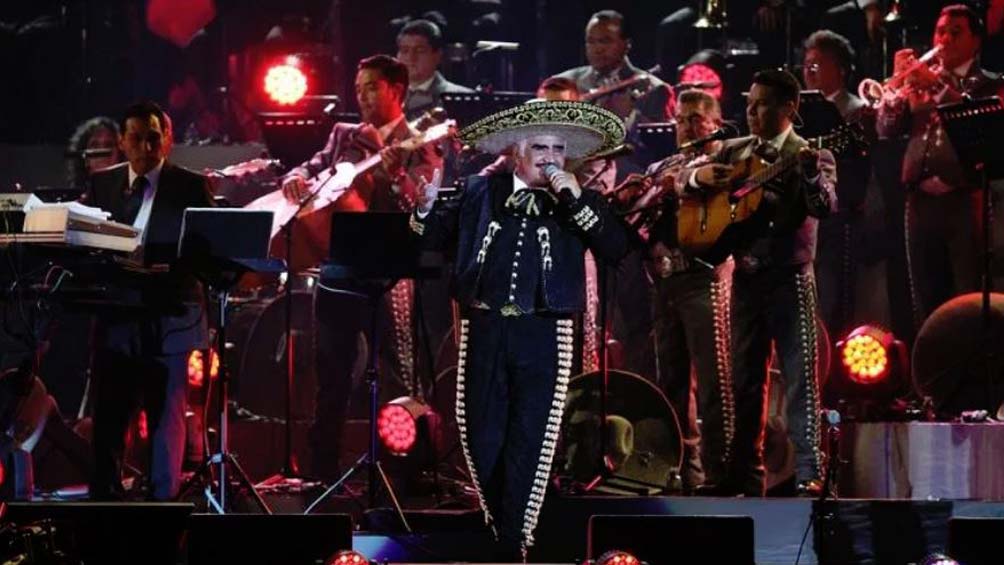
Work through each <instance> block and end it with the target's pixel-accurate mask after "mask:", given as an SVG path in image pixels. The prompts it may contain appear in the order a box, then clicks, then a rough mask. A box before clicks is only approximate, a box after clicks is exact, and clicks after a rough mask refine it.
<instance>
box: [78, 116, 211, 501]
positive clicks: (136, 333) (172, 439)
mask: <svg viewBox="0 0 1004 565" xmlns="http://www.w3.org/2000/svg"><path fill="white" fill-rule="evenodd" d="M119 126H120V130H121V132H122V135H121V138H120V140H119V148H120V149H121V151H122V153H123V154H124V155H125V157H126V159H127V160H128V162H127V163H123V164H121V165H117V166H114V167H111V168H108V169H104V170H101V171H98V172H97V173H94V174H93V175H92V176H91V179H90V184H89V186H88V188H87V190H86V192H85V193H84V196H83V200H84V201H85V202H86V203H87V204H89V205H91V206H97V207H100V208H101V209H103V210H106V211H108V212H111V214H112V219H113V220H115V221H118V222H122V223H126V224H130V225H133V226H134V227H137V228H139V229H140V230H141V231H142V246H143V252H142V258H143V262H144V263H145V264H146V265H157V264H165V263H171V262H172V261H173V260H174V258H175V257H176V254H177V248H178V237H179V235H180V232H181V220H182V217H183V215H184V211H185V208H189V207H206V206H211V205H212V196H211V195H210V192H209V185H208V183H207V182H206V179H205V178H204V177H203V176H201V175H199V174H197V173H194V172H191V171H189V170H186V169H183V168H181V167H179V166H177V165H174V164H172V163H170V162H169V161H167V157H168V155H169V153H170V150H171V143H172V133H171V122H170V120H169V118H168V117H167V115H166V114H165V113H164V112H163V111H162V110H161V109H160V108H159V107H158V106H157V105H156V104H153V103H140V104H136V105H134V106H131V107H130V108H129V109H128V110H126V112H125V114H124V116H123V118H122V119H121V121H120V124H119ZM104 282H105V283H107V284H108V285H109V286H111V287H113V288H116V289H117V290H118V292H117V293H115V294H116V295H117V296H119V297H121V302H122V304H121V305H112V306H109V307H107V308H103V309H102V310H101V311H100V312H99V314H98V316H97V323H96V328H95V347H94V356H93V360H92V372H93V374H94V377H95V381H96V390H97V394H96V404H95V419H94V454H95V471H94V476H93V477H92V479H91V491H90V496H91V499H92V500H108V499H121V498H122V497H123V495H124V492H123V489H122V482H121V471H122V456H123V451H124V448H125V432H126V429H127V428H128V426H129V423H130V421H132V418H133V416H135V414H136V410H137V408H138V406H139V404H140V399H142V404H143V406H144V408H145V410H146V414H147V422H148V427H149V429H150V443H151V446H150V447H151V463H150V477H149V479H150V483H151V490H150V492H149V494H148V496H147V497H148V498H150V499H153V500H170V499H171V498H173V497H174V496H175V495H177V492H178V489H179V487H180V486H181V464H182V458H183V456H184V451H185V407H186V398H187V396H186V395H187V390H188V389H187V385H188V378H187V376H188V355H189V353H190V352H191V351H192V350H193V349H204V348H206V347H208V332H207V329H206V310H205V303H204V301H203V291H202V286H201V285H200V284H199V283H198V281H196V280H195V278H194V277H193V276H191V275H189V274H185V273H183V272H178V271H177V270H172V271H171V272H169V273H154V274H143V275H141V274H135V275H131V276H130V275H127V274H121V273H120V274H119V276H118V277H116V278H115V280H107V281H104Z"/></svg>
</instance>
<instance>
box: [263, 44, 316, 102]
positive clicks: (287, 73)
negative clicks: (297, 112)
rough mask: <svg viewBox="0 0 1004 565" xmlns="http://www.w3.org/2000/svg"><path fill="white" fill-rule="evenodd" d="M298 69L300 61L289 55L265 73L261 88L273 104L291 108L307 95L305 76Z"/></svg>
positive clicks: (301, 70)
mask: <svg viewBox="0 0 1004 565" xmlns="http://www.w3.org/2000/svg"><path fill="white" fill-rule="evenodd" d="M300 67H301V62H300V60H299V59H298V58H297V57H295V56H292V55H290V56H288V57H286V58H285V59H284V60H283V61H282V62H279V63H276V64H273V65H272V66H270V67H269V68H268V70H267V71H265V79H264V83H263V87H264V89H265V93H266V94H268V97H269V98H270V99H271V100H272V101H273V102H275V103H276V104H279V105H281V106H292V105H293V104H296V103H297V102H299V101H300V100H301V99H303V97H304V96H305V95H306V94H307V88H308V84H307V75H306V73H304V72H303V69H301V68H300Z"/></svg>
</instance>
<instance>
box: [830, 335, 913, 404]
mask: <svg viewBox="0 0 1004 565" xmlns="http://www.w3.org/2000/svg"><path fill="white" fill-rule="evenodd" d="M836 354H837V357H838V358H839V359H840V363H839V364H838V365H837V366H836V371H834V374H833V375H832V378H831V379H830V380H829V381H828V383H827V387H833V388H832V392H833V393H834V394H833V395H828V396H830V397H831V398H833V399H835V400H838V401H839V402H841V403H842V404H844V405H845V408H846V410H847V415H848V418H849V419H852V420H853V419H857V420H874V419H876V418H884V417H887V416H888V415H889V411H890V409H891V408H892V406H893V400H894V399H896V398H897V397H900V396H902V395H903V394H904V393H905V392H908V390H907V388H906V385H907V384H908V382H909V381H908V379H907V375H909V373H910V370H909V362H908V358H907V352H906V345H905V344H904V343H903V342H902V341H899V340H897V339H896V337H895V336H894V335H893V334H892V333H890V332H889V331H887V330H885V329H883V328H880V327H878V326H874V325H864V326H859V327H857V328H855V329H854V330H852V331H851V332H850V333H848V334H847V335H846V336H845V337H844V338H843V339H841V340H840V341H838V342H837V344H836Z"/></svg>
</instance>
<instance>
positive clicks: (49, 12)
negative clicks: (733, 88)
mask: <svg viewBox="0 0 1004 565" xmlns="http://www.w3.org/2000/svg"><path fill="white" fill-rule="evenodd" d="M946 3H949V2H940V1H935V0H919V1H918V0H913V1H911V2H902V3H901V4H903V5H906V6H908V7H909V10H910V11H911V12H912V19H911V22H912V26H913V27H914V28H915V30H916V31H915V32H912V33H911V34H910V35H911V40H912V41H913V42H914V43H916V44H918V46H922V44H924V43H926V42H928V41H929V38H930V34H931V27H932V22H933V20H934V18H935V17H936V15H937V11H938V9H939V7H940V6H941V5H943V4H946ZM613 4H614V3H611V2H609V1H606V2H597V1H593V0H585V1H582V2H568V1H553V0H495V1H485V0H480V1H476V2H472V1H470V0H440V1H433V0H429V1H408V2H406V1H397V0H385V1H374V0H368V1H364V0H333V1H332V0H264V1H251V0H216V2H215V7H216V17H215V18H214V19H213V21H212V22H211V23H210V24H209V25H208V26H206V28H205V29H204V33H200V34H199V35H198V36H197V37H196V38H195V39H194V40H193V41H192V42H191V43H190V44H189V45H188V46H187V47H185V48H181V47H178V46H176V45H175V44H173V43H171V42H169V41H167V40H164V39H162V38H160V37H158V36H156V35H154V34H153V33H152V32H151V31H150V30H149V29H148V27H147V25H146V18H145V14H146V9H147V6H148V2H147V1H131V2H126V1H111V0H64V1H52V0H35V1H31V2H26V1H22V2H4V3H3V5H2V7H0V68H2V69H3V73H4V79H5V80H3V81H2V82H3V86H2V87H0V108H2V115H3V118H2V119H0V142H6V143H31V144H35V143H62V142H65V140H66V139H67V137H68V136H69V134H70V133H71V132H72V130H73V127H74V126H75V124H77V123H78V122H80V121H81V120H83V119H86V118H87V117H90V116H93V115H97V114H106V115H112V116H114V115H117V114H118V113H119V112H120V111H121V110H122V108H124V107H125V106H126V105H127V104H128V103H129V102H131V101H134V100H136V99H140V98H148V99H153V100H155V101H158V102H161V103H166V101H167V92H168V89H169V86H170V85H171V84H173V83H176V82H179V81H180V80H181V79H182V78H183V77H185V76H186V75H191V76H192V77H194V78H195V80H196V82H197V83H198V85H199V87H200V88H201V90H202V91H203V93H204V94H205V97H206V99H207V101H208V103H209V104H210V105H211V106H213V107H214V108H217V109H218V108H221V107H223V106H224V105H225V104H245V105H246V104H248V103H249V100H250V98H251V97H252V96H251V95H252V94H253V92H252V89H251V88H250V87H249V83H250V82H251V80H252V77H253V70H254V66H255V62H256V57H257V54H258V53H260V52H261V51H260V50H261V47H260V44H261V42H262V41H263V39H264V38H265V36H266V34H267V33H268V31H269V30H270V29H271V28H272V27H273V26H275V25H277V24H280V23H283V22H285V24H286V25H285V29H286V30H287V36H286V37H289V38H292V39H293V40H296V41H301V42H307V43H313V44H314V45H315V46H317V47H318V48H319V49H321V50H323V53H322V54H321V55H320V56H319V58H318V59H317V60H318V61H319V64H320V65H322V66H324V67H327V68H325V69H324V71H325V73H324V74H325V80H324V81H323V82H325V83H326V85H325V86H324V87H323V88H324V90H326V91H328V92H332V93H336V94H339V95H341V96H342V98H343V100H345V103H344V104H343V106H342V107H341V108H340V110H344V111H351V110H352V109H353V106H354V102H353V101H352V98H353V97H352V88H351V84H352V77H353V74H354V70H355V65H356V63H357V62H358V60H359V59H360V58H362V57H364V56H367V55H371V54H374V53H381V52H384V53H394V52H395V50H396V49H395V46H394V36H395V33H396V32H395V29H396V28H395V27H393V26H392V25H391V23H390V21H391V20H392V19H394V18H402V17H419V16H421V15H422V14H424V13H425V12H427V11H428V10H438V11H440V12H441V13H442V14H444V15H445V16H446V18H447V20H448V25H447V27H446V35H447V39H448V41H450V42H461V43H465V44H466V45H468V47H473V45H474V43H475V42H476V41H477V40H482V39H496V40H505V41H517V42H519V43H520V45H521V48H520V51H519V53H518V54H517V55H516V57H515V60H514V69H515V77H514V84H513V85H512V86H514V87H515V88H516V89H517V90H524V91H525V90H533V89H534V88H535V87H536V85H537V83H538V82H539V81H540V80H541V79H542V78H544V77H546V76H549V75H551V74H554V73H557V72H560V71H562V70H565V69H568V68H570V67H573V66H577V65H580V64H583V63H584V61H585V57H584V53H583V30H584V27H585V24H586V21H587V20H588V17H589V15H590V14H592V13H593V12H595V11H597V10H600V9H603V8H609V7H611V6H612V5H613ZM616 4H618V6H617V8H618V9H619V10H620V11H621V12H622V13H624V14H625V16H626V17H627V19H628V24H629V26H630V27H631V28H632V30H633V35H634V42H633V48H632V50H631V52H630V57H631V59H632V61H633V62H634V63H635V64H636V65H637V66H639V67H642V68H650V67H651V66H653V65H655V64H656V63H659V62H661V61H662V60H663V59H666V58H667V56H670V57H669V58H670V59H672V60H677V59H680V58H683V59H685V58H686V57H687V56H688V55H689V53H692V52H693V50H694V46H693V43H691V42H692V41H693V38H688V37H682V36H679V35H676V34H671V35H668V36H660V34H659V25H658V24H659V22H660V21H661V20H662V19H663V18H665V17H666V16H668V15H669V14H671V13H673V12H675V11H676V10H678V9H680V8H686V7H691V8H697V6H698V4H701V2H699V1H697V0H666V1H658V2H655V1H649V2H640V1H629V2H617V3H616ZM792 4H793V5H795V7H796V9H797V10H799V11H798V12H797V16H796V17H795V18H794V20H793V22H794V26H793V27H794V29H795V38H794V43H795V44H796V45H797V43H798V42H799V39H800V37H801V36H804V35H805V34H806V33H808V32H811V31H812V30H813V29H815V28H816V27H817V26H818V25H821V22H823V21H824V20H823V19H822V18H823V12H824V11H825V9H827V8H830V7H832V6H835V5H838V4H841V2H835V1H826V0H824V1H819V2H808V1H807V0H805V1H804V4H806V5H805V6H797V4H799V2H794V3H792ZM976 4H979V2H976ZM758 5H759V2H758V1H757V0H745V1H743V2H737V1H732V2H728V8H729V15H730V20H731V21H732V22H733V27H732V29H731V31H730V34H731V35H733V36H755V35H756V34H755V32H753V31H752V30H751V25H750V23H751V21H752V17H753V13H754V12H755V10H756V8H757V7H758ZM493 12H494V13H497V14H498V17H497V18H492V17H488V18H481V20H477V18H478V17H479V16H484V15H485V14H490V13H493ZM476 20H477V21H476ZM831 22H832V20H831ZM832 25H837V24H836V23H833V24H832ZM839 25H840V26H843V29H841V30H840V31H843V32H844V33H846V34H848V35H849V36H851V38H852V40H854V43H855V46H856V47H858V48H859V50H861V51H862V57H863V58H864V57H866V56H867V55H868V53H867V51H868V50H867V48H866V47H867V45H866V43H867V42H866V41H864V38H863V37H862V33H863V27H862V26H863V20H862V19H860V17H859V18H858V19H855V18H854V17H853V16H852V17H850V18H843V19H842V20H841V21H840V22H839ZM85 32H86V33H85ZM898 37H899V35H898V34H896V38H897V39H898ZM754 39H759V42H760V44H761V51H764V52H770V53H778V52H781V53H782V56H780V57H778V56H774V57H765V58H764V59H763V60H761V61H758V64H760V65H763V66H778V65H781V64H783V63H784V62H785V61H784V58H783V49H784V47H783V45H784V35H783V33H774V34H772V35H768V36H761V37H754ZM862 46H864V47H865V49H862ZM891 47H892V48H893V49H895V48H896V47H898V45H896V44H891ZM890 53H891V51H890ZM987 58H988V59H989V57H987ZM872 60H873V61H874V57H873V58H872ZM674 66H675V65H674ZM988 66H991V67H992V65H988ZM444 67H445V70H446V71H447V74H448V76H449V77H450V78H451V79H453V80H455V81H458V82H461V83H466V84H469V85H471V86H477V85H478V84H479V83H482V84H483V83H486V82H491V83H492V84H493V86H495V88H496V89H500V90H502V89H505V87H506V86H508V85H505V84H502V83H501V82H500V80H499V78H498V72H497V71H498V69H499V61H498V60H497V59H495V58H493V56H491V55H489V56H487V57H479V58H478V59H477V61H476V62H475V63H474V64H472V63H466V64H463V63H460V64H446V65H444ZM871 67H872V68H871V69H869V66H868V65H863V66H862V70H864V71H865V72H867V73H868V74H873V75H880V74H881V68H876V67H878V65H877V64H876V65H871ZM672 74H674V73H670V72H663V78H667V79H669V80H672V78H674V77H673V76H671V75H672ZM854 84H856V80H855V82H854ZM221 87H225V88H223V89H221ZM224 90H225V91H226V92H224Z"/></svg>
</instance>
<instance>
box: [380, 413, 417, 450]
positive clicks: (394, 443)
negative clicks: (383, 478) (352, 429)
mask: <svg viewBox="0 0 1004 565" xmlns="http://www.w3.org/2000/svg"><path fill="white" fill-rule="evenodd" d="M377 434H378V435H379V436H380V442H381V443H382V444H383V446H384V447H385V448H387V451H390V452H391V453H393V454H394V455H404V454H406V453H408V452H409V451H410V450H411V448H412V447H414V446H415V439H416V438H417V437H418V426H417V425H416V423H415V419H414V418H413V417H412V415H411V412H409V411H408V409H407V408H405V407H404V406H402V405H400V404H393V403H392V404H386V405H384V406H383V408H381V409H380V413H379V415H378V416H377Z"/></svg>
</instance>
